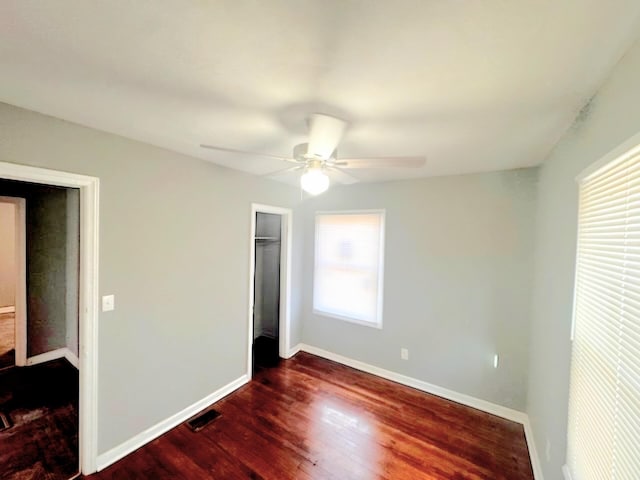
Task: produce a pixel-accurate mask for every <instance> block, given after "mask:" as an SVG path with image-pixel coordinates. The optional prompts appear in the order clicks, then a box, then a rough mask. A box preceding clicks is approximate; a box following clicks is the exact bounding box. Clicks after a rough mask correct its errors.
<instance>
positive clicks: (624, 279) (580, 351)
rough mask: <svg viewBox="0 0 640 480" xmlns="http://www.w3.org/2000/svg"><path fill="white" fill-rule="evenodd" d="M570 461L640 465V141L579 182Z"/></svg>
mask: <svg viewBox="0 0 640 480" xmlns="http://www.w3.org/2000/svg"><path fill="white" fill-rule="evenodd" d="M575 288H576V290H575V307H574V325H573V328H574V332H573V349H572V363H571V385H570V396H569V425H568V438H567V440H568V442H567V467H566V468H567V469H568V470H569V473H570V474H571V478H572V479H573V480H591V479H637V478H638V472H640V452H639V451H638V445H639V443H638V442H639V441H640V440H639V439H640V148H637V149H635V151H631V152H629V153H627V154H625V155H624V156H623V157H620V158H619V159H617V160H615V161H613V162H610V163H609V164H608V165H605V166H604V167H602V168H600V169H598V170H596V171H595V172H594V173H592V174H589V175H588V176H585V177H584V178H583V179H582V180H581V183H580V208H579V218H578V248H577V262H576V287H575Z"/></svg>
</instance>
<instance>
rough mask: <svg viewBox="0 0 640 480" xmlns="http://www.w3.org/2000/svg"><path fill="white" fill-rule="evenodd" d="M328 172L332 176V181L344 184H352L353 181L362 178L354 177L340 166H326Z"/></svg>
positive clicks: (355, 181) (356, 181)
mask: <svg viewBox="0 0 640 480" xmlns="http://www.w3.org/2000/svg"><path fill="white" fill-rule="evenodd" d="M325 170H326V172H327V174H328V175H329V178H331V181H334V182H336V183H342V184H343V185H351V184H353V183H358V182H359V181H360V180H359V179H357V178H356V177H354V176H353V175H350V174H348V173H347V172H343V171H342V170H340V169H339V168H338V167H329V166H328V167H326V169H325Z"/></svg>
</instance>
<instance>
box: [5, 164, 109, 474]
mask: <svg viewBox="0 0 640 480" xmlns="http://www.w3.org/2000/svg"><path fill="white" fill-rule="evenodd" d="M0 179H5V180H14V181H22V182H30V183H32V184H44V185H51V186H59V187H71V188H78V189H79V194H80V199H79V200H80V219H79V220H80V252H79V285H78V287H79V288H78V290H79V294H78V298H79V308H78V310H79V329H80V331H79V367H80V368H79V390H80V399H79V424H80V425H79V427H80V431H79V439H78V444H79V445H78V447H79V450H80V465H81V471H82V473H83V474H90V473H93V472H95V471H96V459H97V410H98V408H97V370H98V369H97V367H98V364H97V360H98V325H97V318H98V214H99V210H98V198H99V180H98V179H97V178H95V177H89V176H85V175H77V174H73V173H67V172H61V171H56V170H49V169H44V168H36V167H30V166H26V165H18V164H13V163H6V162H0ZM25 353H26V352H25ZM52 391H54V390H52Z"/></svg>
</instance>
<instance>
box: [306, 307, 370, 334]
mask: <svg viewBox="0 0 640 480" xmlns="http://www.w3.org/2000/svg"><path fill="white" fill-rule="evenodd" d="M313 314H314V315H318V316H321V317H328V318H334V319H336V320H342V321H343V322H349V323H355V324H356V325H361V326H363V327H370V328H376V329H378V330H382V319H380V321H379V322H375V323H374V322H367V321H366V320H358V319H357V318H351V317H345V316H343V315H338V314H336V313H330V312H325V311H322V310H316V309H315V308H314V309H313Z"/></svg>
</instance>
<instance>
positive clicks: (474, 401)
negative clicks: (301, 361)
mask: <svg viewBox="0 0 640 480" xmlns="http://www.w3.org/2000/svg"><path fill="white" fill-rule="evenodd" d="M300 351H302V352H307V353H311V354H313V355H317V356H318V357H322V358H326V359H327V360H333V361H334V362H338V363H341V364H342V365H346V366H348V367H351V368H355V369H356V370H360V371H363V372H367V373H371V374H372V375H376V376H378V377H382V378H386V379H387V380H391V381H393V382H396V383H400V384H402V385H406V386H407V387H412V388H415V389H416V390H421V391H423V392H426V393H430V394H432V395H437V396H438V397H442V398H445V399H447V400H451V401H452V402H456V403H461V404H462V405H466V406H468V407H472V408H475V409H478V410H482V411H483V412H487V413H490V414H492V415H496V416H498V417H502V418H506V419H507V420H511V421H514V422H517V423H520V424H522V426H523V427H524V433H525V438H526V441H527V447H528V448H529V456H530V458H531V467H532V468H533V475H534V478H535V479H536V480H544V479H543V476H542V468H541V467H540V457H539V456H538V451H537V449H536V444H535V440H534V438H533V431H532V429H531V424H530V422H529V416H528V415H527V414H526V413H524V412H520V411H518V410H514V409H511V408H507V407H503V406H502V405H497V404H495V403H491V402H488V401H486V400H482V399H480V398H475V397H472V396H470V395H466V394H464V393H459V392H456V391H454V390H449V389H447V388H443V387H440V386H438V385H434V384H432V383H428V382H424V381H422V380H418V379H416V378H412V377H408V376H406V375H402V374H400V373H396V372H392V371H390V370H385V369H383V368H380V367H376V366H374V365H370V364H368V363H364V362H361V361H360V360H354V359H352V358H348V357H344V356H342V355H339V354H337V353H333V352H329V351H328V350H324V349H322V348H318V347H314V346H313V345H307V344H305V343H300V344H298V345H296V346H295V347H294V348H292V349H291V350H290V352H292V356H293V355H295V354H296V353H298V352H300Z"/></svg>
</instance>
